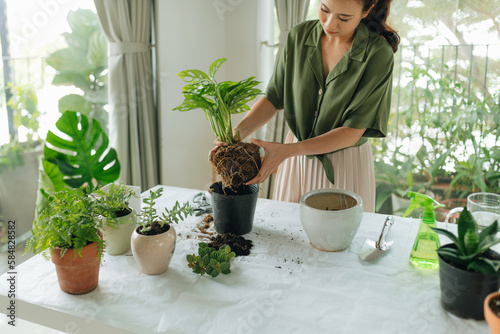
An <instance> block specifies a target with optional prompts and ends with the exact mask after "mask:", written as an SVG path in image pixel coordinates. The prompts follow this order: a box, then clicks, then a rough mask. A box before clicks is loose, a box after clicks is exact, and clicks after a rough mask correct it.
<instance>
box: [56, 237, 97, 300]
mask: <svg viewBox="0 0 500 334" xmlns="http://www.w3.org/2000/svg"><path fill="white" fill-rule="evenodd" d="M61 250H62V249H61V248H56V249H55V250H54V253H53V254H52V255H51V260H52V262H53V263H54V264H55V265H56V272H57V279H58V281H59V287H60V288H61V290H62V291H64V292H67V293H70V294H73V295H82V294H84V293H87V292H90V291H92V290H94V289H95V288H96V287H97V283H98V281H99V269H100V263H99V258H98V253H99V247H98V244H97V242H94V243H91V244H89V245H87V246H85V247H83V249H82V256H78V255H77V256H76V257H75V251H74V250H73V249H68V250H67V251H66V253H64V256H63V257H62V258H61Z"/></svg>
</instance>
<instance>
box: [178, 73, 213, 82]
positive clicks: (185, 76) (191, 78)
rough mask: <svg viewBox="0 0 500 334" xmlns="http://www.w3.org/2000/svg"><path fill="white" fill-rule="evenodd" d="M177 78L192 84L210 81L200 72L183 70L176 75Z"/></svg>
mask: <svg viewBox="0 0 500 334" xmlns="http://www.w3.org/2000/svg"><path fill="white" fill-rule="evenodd" d="M177 76H178V77H179V78H181V79H182V80H184V81H185V82H188V83H194V82H198V81H201V80H210V78H209V76H208V75H207V74H206V73H205V72H203V71H200V70H185V71H181V72H179V73H177Z"/></svg>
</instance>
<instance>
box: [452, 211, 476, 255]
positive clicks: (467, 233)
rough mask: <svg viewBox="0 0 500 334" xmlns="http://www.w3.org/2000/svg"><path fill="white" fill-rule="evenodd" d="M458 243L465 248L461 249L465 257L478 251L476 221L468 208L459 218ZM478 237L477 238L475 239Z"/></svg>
mask: <svg viewBox="0 0 500 334" xmlns="http://www.w3.org/2000/svg"><path fill="white" fill-rule="evenodd" d="M457 224H458V241H459V242H460V244H461V245H463V248H461V249H462V250H463V251H464V252H465V253H464V254H465V255H469V254H470V252H469V251H470V250H473V249H477V243H478V240H477V224H476V222H475V221H474V218H473V217H472V215H471V213H470V212H469V210H467V207H464V210H463V211H462V213H461V214H460V217H459V218H458V223H457ZM473 235H476V238H474V237H473Z"/></svg>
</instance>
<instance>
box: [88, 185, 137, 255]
mask: <svg viewBox="0 0 500 334" xmlns="http://www.w3.org/2000/svg"><path fill="white" fill-rule="evenodd" d="M93 195H94V197H95V198H96V200H97V201H98V205H99V208H100V209H101V210H102V211H101V212H102V216H103V221H102V232H103V236H104V240H105V241H106V253H108V254H109V255H121V254H125V253H126V252H128V251H129V250H130V238H131V236H132V233H133V232H134V230H135V228H136V227H137V213H136V211H135V210H134V209H133V208H132V207H131V205H130V201H131V199H132V198H133V197H135V196H137V194H136V193H134V191H133V190H132V189H131V188H129V187H128V186H126V185H124V184H115V183H111V184H108V185H106V186H105V187H102V188H101V189H98V190H96V191H94V193H93Z"/></svg>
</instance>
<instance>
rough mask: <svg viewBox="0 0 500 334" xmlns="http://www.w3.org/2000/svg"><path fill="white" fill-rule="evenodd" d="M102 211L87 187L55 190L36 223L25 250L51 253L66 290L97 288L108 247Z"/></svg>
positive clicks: (61, 283) (46, 254)
mask: <svg viewBox="0 0 500 334" xmlns="http://www.w3.org/2000/svg"><path fill="white" fill-rule="evenodd" d="M99 213H100V210H99V209H98V203H97V202H96V201H95V199H94V198H93V197H92V196H91V194H90V193H89V192H88V190H86V189H83V188H78V189H74V190H65V191H59V192H55V193H52V194H51V195H50V196H49V205H48V206H47V207H46V208H45V210H43V211H42V212H41V213H40V214H39V215H38V217H37V218H36V219H35V221H34V223H33V228H32V230H31V233H32V236H31V238H30V239H29V240H28V243H27V246H26V252H28V251H29V250H30V249H32V250H33V252H34V253H35V254H36V253H39V252H42V253H43V256H44V258H45V259H47V260H48V258H49V256H50V258H51V260H52V262H53V263H54V264H55V266H56V272H57V278H58V281H59V286H60V288H61V290H63V291H64V292H67V293H70V294H84V293H87V292H90V291H92V290H94V289H95V288H96V287H97V284H98V280H99V267H100V261H101V258H102V254H103V252H104V248H105V243H104V240H103V239H102V233H101V232H100V229H99V227H100V226H99V225H100V220H99V219H98V215H99Z"/></svg>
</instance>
